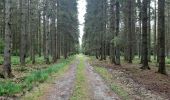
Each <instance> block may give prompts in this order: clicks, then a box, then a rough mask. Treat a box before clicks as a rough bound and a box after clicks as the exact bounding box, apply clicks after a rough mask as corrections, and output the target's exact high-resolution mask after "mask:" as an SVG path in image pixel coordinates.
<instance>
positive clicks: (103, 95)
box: [39, 55, 120, 100]
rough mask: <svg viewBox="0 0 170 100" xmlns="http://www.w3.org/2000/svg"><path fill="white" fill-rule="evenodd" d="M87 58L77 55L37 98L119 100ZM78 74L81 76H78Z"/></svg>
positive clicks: (41, 99)
mask: <svg viewBox="0 0 170 100" xmlns="http://www.w3.org/2000/svg"><path fill="white" fill-rule="evenodd" d="M87 59H88V58H87V57H86V56H84V55H77V56H76V61H74V62H73V63H72V64H71V65H70V68H69V70H68V71H67V72H66V73H65V74H64V75H63V76H62V77H61V78H59V79H57V80H56V81H54V84H53V85H52V86H50V88H49V89H48V90H47V91H46V92H45V94H44V95H43V96H42V97H40V98H39V100H79V99H81V100H120V99H119V97H118V96H117V95H116V94H115V93H114V92H113V91H112V90H111V89H110V88H109V86H107V85H106V84H105V82H104V80H103V79H102V77H101V76H100V75H99V74H97V73H96V72H95V71H94V70H93V67H92V66H90V64H89V63H88V61H87ZM79 69H81V70H79ZM82 73H83V74H82ZM81 75H83V76H81ZM79 76H81V78H78V77H79ZM82 77H84V80H83V81H82ZM77 87H78V88H77ZM80 92H81V93H80ZM82 92H85V93H83V94H82ZM74 96H75V97H74Z"/></svg>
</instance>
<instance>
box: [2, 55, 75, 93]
mask: <svg viewBox="0 0 170 100" xmlns="http://www.w3.org/2000/svg"><path fill="white" fill-rule="evenodd" d="M73 58H74V57H70V58H69V59H66V60H61V61H60V62H59V63H58V64H54V65H51V66H49V67H48V68H46V69H42V70H37V71H34V72H31V73H30V74H29V75H28V76H26V77H25V78H24V79H23V80H22V81H21V82H20V83H15V82H12V81H7V80H6V81H0V96H13V95H15V94H17V93H21V92H24V91H29V90H31V89H32V88H33V87H34V86H35V85H38V84H40V83H43V82H44V81H46V80H47V79H48V78H49V77H50V75H52V74H54V73H57V72H59V70H62V69H63V68H64V66H66V65H68V64H69V63H70V62H71V61H72V60H73Z"/></svg>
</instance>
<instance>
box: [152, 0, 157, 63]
mask: <svg viewBox="0 0 170 100" xmlns="http://www.w3.org/2000/svg"><path fill="white" fill-rule="evenodd" d="M156 6H157V1H156V0H155V11H154V16H155V18H154V51H153V52H154V60H156V55H157V41H156V40H157V11H156V10H157V7H156Z"/></svg>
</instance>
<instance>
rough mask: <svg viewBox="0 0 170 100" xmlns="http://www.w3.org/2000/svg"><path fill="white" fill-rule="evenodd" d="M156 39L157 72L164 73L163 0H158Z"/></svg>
mask: <svg viewBox="0 0 170 100" xmlns="http://www.w3.org/2000/svg"><path fill="white" fill-rule="evenodd" d="M158 34H159V35H158V36H159V37H158V38H159V39H158V40H159V44H158V45H159V48H160V49H159V69H158V72H159V73H161V74H166V67H165V0H158Z"/></svg>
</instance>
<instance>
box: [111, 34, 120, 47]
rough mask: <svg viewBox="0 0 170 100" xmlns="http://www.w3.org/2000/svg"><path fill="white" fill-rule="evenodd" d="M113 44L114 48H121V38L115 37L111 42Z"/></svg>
mask: <svg viewBox="0 0 170 100" xmlns="http://www.w3.org/2000/svg"><path fill="white" fill-rule="evenodd" d="M111 43H114V46H118V45H119V46H121V45H122V39H121V38H120V37H119V36H116V37H114V39H112V40H111Z"/></svg>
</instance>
